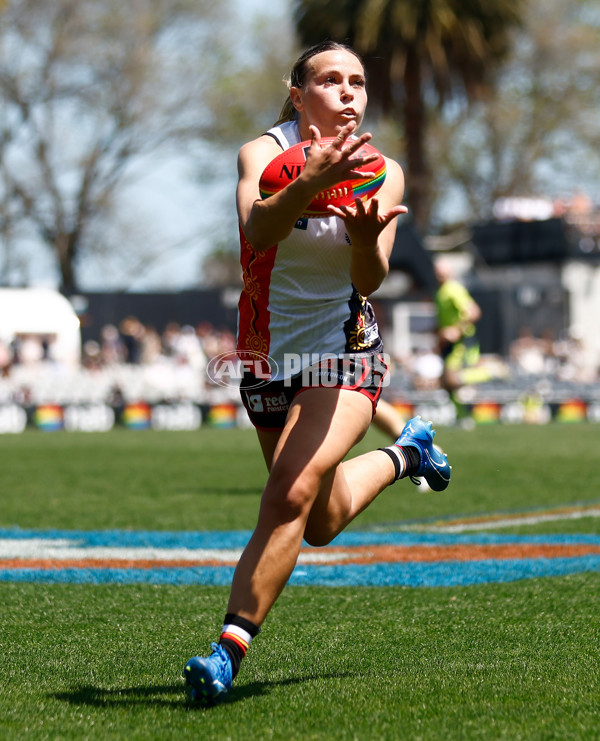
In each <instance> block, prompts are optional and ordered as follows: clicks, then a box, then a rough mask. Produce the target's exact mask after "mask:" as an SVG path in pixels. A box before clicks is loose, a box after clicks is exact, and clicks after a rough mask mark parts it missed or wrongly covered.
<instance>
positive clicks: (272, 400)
mask: <svg viewBox="0 0 600 741" xmlns="http://www.w3.org/2000/svg"><path fill="white" fill-rule="evenodd" d="M387 380H388V364H387V363H386V361H385V359H384V356H383V355H381V354H376V355H364V354H362V355H361V354H344V355H340V356H328V357H325V358H324V359H323V360H321V361H320V362H319V363H315V364H314V365H310V366H308V367H307V368H305V369H304V370H303V371H302V372H301V373H298V374H297V375H295V376H292V377H291V378H284V379H282V380H280V381H261V379H259V378H257V377H256V376H254V375H253V374H252V373H244V376H243V378H242V381H241V383H240V394H241V397H242V403H243V405H244V407H245V408H246V411H247V412H248V416H249V418H250V421H251V422H252V424H253V425H254V426H255V427H256V428H257V429H259V430H282V429H283V428H284V426H285V420H286V418H287V413H288V410H289V408H290V404H291V403H292V401H293V400H294V398H295V397H296V395H297V394H299V393H300V392H302V391H305V390H306V389H309V388H334V389H348V390H351V391H358V392H359V393H361V394H364V395H365V396H367V397H368V398H369V399H370V401H371V404H372V405H373V415H374V414H375V409H376V407H377V401H378V400H379V396H380V395H381V389H382V388H383V386H385V385H386V382H387Z"/></svg>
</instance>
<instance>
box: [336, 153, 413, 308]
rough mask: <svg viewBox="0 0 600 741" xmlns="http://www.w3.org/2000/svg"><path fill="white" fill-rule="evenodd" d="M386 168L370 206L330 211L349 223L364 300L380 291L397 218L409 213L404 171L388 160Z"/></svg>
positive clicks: (355, 277)
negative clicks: (403, 202) (404, 198)
mask: <svg viewBox="0 0 600 741" xmlns="http://www.w3.org/2000/svg"><path fill="white" fill-rule="evenodd" d="M386 167H387V174H386V179H385V182H384V184H383V186H382V187H381V189H380V190H379V192H378V193H377V196H375V197H374V198H372V199H371V200H370V201H368V202H367V203H362V202H361V201H360V200H357V201H356V202H355V204H354V206H347V207H342V208H339V209H338V208H335V207H330V209H331V211H332V212H333V213H335V214H336V215H337V216H339V217H340V218H342V219H344V221H345V226H346V230H347V232H348V236H349V237H350V240H351V243H352V262H351V265H350V277H351V280H352V283H353V284H354V285H355V286H356V289H357V290H358V291H359V292H360V293H361V294H362V295H363V296H369V295H370V294H371V293H373V291H375V290H377V288H379V286H380V285H381V283H382V282H383V280H384V279H385V277H386V276H387V274H388V272H389V257H390V255H391V252H392V248H393V246H394V239H395V236H396V226H397V218H396V217H398V216H400V215H401V214H405V213H407V211H408V209H407V208H406V206H402V205H401V201H402V198H403V196H404V174H403V172H402V169H401V167H400V165H399V164H398V163H397V162H395V161H394V160H390V159H387V158H386Z"/></svg>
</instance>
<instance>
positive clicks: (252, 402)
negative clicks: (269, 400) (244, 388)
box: [246, 394, 265, 412]
mask: <svg viewBox="0 0 600 741" xmlns="http://www.w3.org/2000/svg"><path fill="white" fill-rule="evenodd" d="M246 401H247V402H248V409H249V410H250V411H251V412H264V410H265V408H264V406H263V402H262V396H261V395H260V394H246Z"/></svg>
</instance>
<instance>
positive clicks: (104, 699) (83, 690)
mask: <svg viewBox="0 0 600 741" xmlns="http://www.w3.org/2000/svg"><path fill="white" fill-rule="evenodd" d="M348 676H350V675H349V674H348V673H332V674H321V675H310V676H302V677H289V678H288V679H282V680H278V681H275V682H251V683H249V684H243V685H239V686H234V687H233V688H232V689H231V691H230V692H229V694H228V695H227V697H226V698H225V700H224V701H223V702H222V703H221V705H222V706H226V705H230V704H232V703H234V702H239V701H240V700H246V699H248V698H249V697H258V696H260V695H268V694H270V692H271V690H272V689H273V688H275V687H290V686H294V685H298V684H303V683H305V682H314V681H317V680H319V681H322V680H326V679H340V678H343V677H348ZM49 696H50V697H52V698H54V699H55V700H60V701H61V702H68V703H69V704H71V705H89V706H91V707H97V708H111V707H114V708H123V707H135V706H138V705H152V706H153V707H165V708H176V707H182V708H184V709H186V710H210V709H211V708H210V706H206V705H203V704H201V703H198V702H193V701H191V700H189V698H188V697H187V694H186V686H185V684H184V683H183V681H182V682H180V683H177V684H164V685H152V686H140V687H121V688H113V689H106V688H103V687H94V686H92V685H83V686H81V687H76V688H74V689H72V690H66V691H65V692H52V693H50V695H49Z"/></svg>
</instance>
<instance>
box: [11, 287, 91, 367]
mask: <svg viewBox="0 0 600 741" xmlns="http://www.w3.org/2000/svg"><path fill="white" fill-rule="evenodd" d="M22 335H37V336H40V337H45V336H49V337H51V339H52V358H53V359H54V360H56V361H57V362H60V363H67V364H69V365H77V364H78V363H79V361H80V358H81V331H80V327H79V319H78V317H77V314H76V313H75V311H74V309H73V307H72V306H71V303H70V302H69V301H68V300H67V299H66V298H65V297H64V296H63V295H62V294H60V293H57V292H56V291H52V290H50V289H46V288H1V289H0V341H2V342H5V343H7V344H8V343H10V342H12V341H13V340H14V338H15V337H17V336H22Z"/></svg>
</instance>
